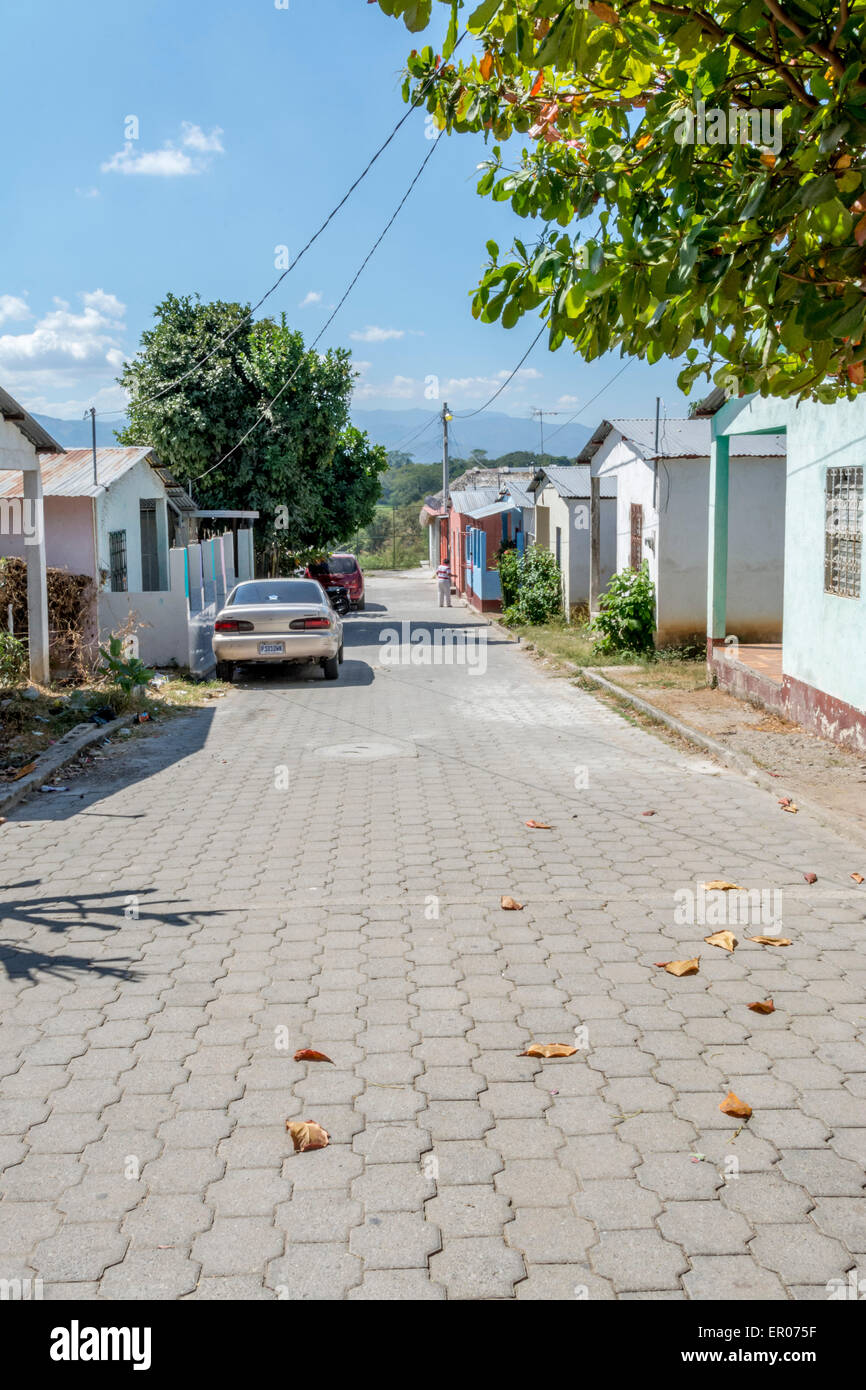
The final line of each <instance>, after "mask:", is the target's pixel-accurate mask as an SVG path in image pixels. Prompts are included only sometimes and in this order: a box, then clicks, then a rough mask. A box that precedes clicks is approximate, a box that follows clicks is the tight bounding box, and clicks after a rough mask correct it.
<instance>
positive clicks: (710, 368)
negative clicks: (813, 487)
mask: <svg viewBox="0 0 866 1390" xmlns="http://www.w3.org/2000/svg"><path fill="white" fill-rule="evenodd" d="M378 3H379V5H380V8H381V9H382V10H384V11H385V13H386V14H391V15H398V16H402V18H403V20H404V22H405V24H406V26H407V27H408V28H409V29H410V30H412V31H413V32H418V31H420V30H423V29H424V28H426V27H427V25H428V23H429V22H430V20H431V16H432V12H433V9H434V6H433V0H378ZM439 3H440V4H447V7H448V11H449V14H448V19H449V25H448V33H447V37H446V38H445V42H444V46H443V47H442V49H441V54H442V57H441V58H440V56H439V54H438V53H437V52H435V51H434V49H433V48H431V47H426V48H424V49H423V50H422V51H420V52H419V51H413V52H412V54H411V55H410V57H409V60H408V71H407V76H406V82H405V85H404V95H405V96H406V98H407V99H409V98H410V96H411V97H412V99H418V97H419V93H420V92H421V91H422V89H423V97H422V98H421V99H422V100H423V102H424V103H425V104H426V106H427V108H428V110H429V111H430V112H432V113H433V114H434V116H435V119H436V121H437V123H438V125H439V126H440V127H441V128H442V129H447V130H448V131H457V132H463V131H483V132H485V134H486V137H487V138H492V140H493V142H494V143H493V147H492V151H491V158H490V160H489V161H488V162H487V164H486V165H485V166H483V169H484V171H483V174H482V176H481V179H480V182H479V184H478V192H479V193H480V194H482V195H483V196H486V197H489V198H491V199H492V200H493V201H495V202H509V203H510V204H511V206H512V208H513V210H514V211H515V212H516V213H517V214H518V215H519V216H521V217H524V218H527V219H536V220H537V221H538V222H539V223H540V224H541V225H540V227H539V230H538V232H537V234H536V236H535V238H534V241H533V244H531V245H526V244H525V243H524V242H523V241H521V240H519V239H517V240H515V242H514V246H513V248H512V250H511V252H510V253H508V254H506V255H505V256H500V251H499V248H498V246H497V245H496V243H495V242H493V241H491V242H488V252H489V255H490V262H489V265H488V267H487V269H486V270H485V272H484V274H483V278H482V280H481V282H480V285H479V287H478V289H477V292H476V294H475V297H474V301H473V312H474V314H475V316H476V317H478V318H480V319H481V320H482V321H484V322H488V323H492V322H495V321H499V322H501V323H502V324H503V325H504V326H505V327H506V328H512V327H514V325H515V324H516V323H517V322H518V321H519V320H520V319H521V318H522V316H523V315H524V314H527V313H532V312H533V311H537V310H541V312H542V314H543V316H544V317H545V318H546V319H547V321H548V323H549V332H550V339H549V341H550V347H551V348H553V349H556V348H558V347H559V346H560V345H561V344H563V343H564V342H565V341H566V340H570V341H571V343H572V345H573V347H574V349H575V351H577V352H578V353H579V354H580V355H581V356H582V357H584V358H585V359H586V360H588V361H589V360H592V359H594V358H596V357H598V356H599V355H600V354H602V353H604V352H607V351H610V350H611V349H614V348H619V349H620V350H621V352H622V353H623V354H624V355H626V356H636V357H640V358H646V359H648V360H649V361H650V362H656V361H658V360H659V359H660V358H662V357H670V358H674V359H681V358H682V356H683V354H685V357H686V359H687V365H686V366H685V367H684V369H683V370H682V372H681V374H680V377H679V382H680V386H681V388H682V389H683V390H684V391H687V392H688V391H689V390H690V389H691V387H692V385H693V383H694V382H695V380H696V378H698V377H699V376H701V375H705V376H707V377H710V376H711V377H712V379H713V380H714V381H715V382H716V384H718V385H724V386H726V387H728V388H730V389H731V390H732V391H734V392H752V391H759V392H760V393H761V394H762V395H775V396H797V397H800V398H803V397H806V396H811V397H812V398H815V399H819V400H831V399H834V398H835V397H838V396H844V395H847V396H851V395H853V394H855V393H856V390H857V388H858V387H859V386H860V385H861V384H862V383H863V380H864V362H866V341H864V320H866V298H864V289H866V252H864V244H866V184H864V179H866V158H864V156H866V150H864V144H866V4H864V0H842V3H832V2H831V0H707V3H705V4H702V5H701V6H700V7H694V6H692V5H691V4H689V3H676V0H674V3H666V2H665V3H663V2H662V0H620V3H619V4H618V5H617V6H616V7H614V6H613V5H611V4H609V3H606V0H589V3H588V5H587V4H586V3H584V4H583V5H580V4H579V3H575V0H571V3H567V4H565V3H563V0H482V3H480V4H478V3H476V0H470V2H469V3H468V4H464V3H463V0H439ZM443 19H444V16H443ZM462 26H465V27H466V28H468V30H469V34H470V36H472V37H474V39H475V40H476V42H475V43H474V44H472V43H469V44H466V45H464V46H461V47H460V49H459V50H456V44H457V39H458V34H459V31H460V28H461V27H462ZM455 50H456V51H455ZM473 50H474V51H473ZM732 122H733V123H734V124H733V133H732ZM512 136H516V137H518V138H520V137H523V138H524V139H525V141H526V143H525V145H524V148H523V151H522V153H519V152H518V151H517V150H515V149H514V148H513V145H510V146H509V148H508V150H507V154H506V151H505V150H504V149H503V146H502V144H501V143H500V142H505V141H509V140H510V138H511V137H512ZM590 215H593V217H594V218H595V219H597V223H598V226H597V229H593V230H592V231H591V232H585V231H583V230H582V229H581V230H577V229H576V224H577V223H579V222H582V221H583V219H587V218H589V217H590Z"/></svg>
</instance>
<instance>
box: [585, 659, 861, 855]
mask: <svg viewBox="0 0 866 1390" xmlns="http://www.w3.org/2000/svg"><path fill="white" fill-rule="evenodd" d="M690 666H691V663H689V664H688V666H685V664H678V665H677V667H676V669H675V670H668V669H665V668H661V667H660V668H653V669H651V670H650V671H648V670H647V669H646V667H644V666H614V667H610V668H605V667H602V666H598V667H596V668H595V669H596V670H598V671H600V672H601V673H602V674H603V675H605V676H606V677H607V679H608V680H610V681H612V682H613V683H614V684H615V685H621V686H623V687H624V688H625V689H628V690H630V691H631V692H632V693H633V694H635V695H637V696H638V697H639V698H640V699H642V700H646V701H647V702H648V703H652V704H654V705H656V706H657V707H658V708H659V709H661V710H663V711H664V712H665V713H666V714H670V715H673V716H674V718H675V719H681V720H682V721H683V723H684V724H689V725H691V726H692V728H695V729H698V730H700V731H701V732H702V733H705V734H708V735H709V736H710V737H711V738H714V739H716V740H717V742H718V743H720V744H722V745H723V746H724V747H725V748H730V749H732V750H733V751H735V752H737V753H744V754H746V755H747V756H748V757H750V758H751V759H752V761H753V762H754V763H756V764H757V766H758V767H760V768H763V769H764V771H765V772H769V773H771V774H773V776H775V777H778V779H779V795H780V796H793V798H794V800H795V801H796V799H797V796H798V795H800V796H803V797H808V798H810V799H811V800H813V801H815V802H818V803H820V804H821V805H822V806H824V807H826V808H827V809H828V810H831V811H838V812H839V813H840V814H842V815H845V816H847V817H848V818H849V820H851V821H853V822H854V823H855V824H858V825H859V826H861V827H862V829H863V832H864V835H866V762H863V760H862V755H858V754H856V753H853V752H850V751H848V750H847V749H845V748H840V747H839V746H838V745H837V744H835V743H830V742H829V741H828V740H826V739H822V738H818V737H817V736H815V735H813V734H808V733H806V732H805V731H804V730H803V729H801V728H800V727H799V725H797V724H790V723H788V721H787V720H785V719H781V718H780V717H779V716H778V715H776V714H770V713H768V712H767V711H765V710H761V709H760V708H758V707H756V706H754V705H752V704H750V703H749V701H747V700H737V699H735V698H734V697H733V696H732V695H729V694H728V693H727V692H726V691H723V690H713V689H711V688H710V687H709V686H707V685H706V684H705V683H704V674H703V672H704V668H703V665H702V663H697V662H696V663H694V666H693V668H692V669H691V670H690V669H689V667H690Z"/></svg>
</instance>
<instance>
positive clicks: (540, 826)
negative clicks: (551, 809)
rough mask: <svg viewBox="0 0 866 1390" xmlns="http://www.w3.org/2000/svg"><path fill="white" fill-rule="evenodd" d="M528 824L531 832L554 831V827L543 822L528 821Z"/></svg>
mask: <svg viewBox="0 0 866 1390" xmlns="http://www.w3.org/2000/svg"><path fill="white" fill-rule="evenodd" d="M526 824H527V825H528V826H529V828H530V830H552V829H553V827H552V826H550V825H546V824H545V822H544V821H543V820H528V821H527V822H526Z"/></svg>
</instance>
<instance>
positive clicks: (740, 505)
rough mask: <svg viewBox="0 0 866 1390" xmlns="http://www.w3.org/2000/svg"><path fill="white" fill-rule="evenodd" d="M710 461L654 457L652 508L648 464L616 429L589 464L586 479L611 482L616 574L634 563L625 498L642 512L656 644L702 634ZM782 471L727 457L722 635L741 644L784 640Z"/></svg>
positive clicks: (776, 464) (777, 461)
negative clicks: (724, 632) (725, 585)
mask: <svg viewBox="0 0 866 1390" xmlns="http://www.w3.org/2000/svg"><path fill="white" fill-rule="evenodd" d="M758 450H759V443H758V441H756V452H757V451H758ZM709 466H710V462H709V459H708V458H704V459H663V460H661V461H660V464H659V477H658V498H657V500H658V507H656V505H655V502H654V490H655V469H654V465H653V464H652V463H651V462H647V461H646V459H643V458H641V457H640V455H638V454H637V453H635V451H634V449H633V448H632V446H631V444H629V443H628V441H627V440H624V439H623V438H622V437H621V436H620V435H619V434H618V433H616V432H615V431H611V433H610V434H609V435H608V437H607V439H606V440H605V441H604V443H603V444H602V445H601V447H600V448H599V449H598V451H597V453H596V455H595V457H594V459H593V461H592V473H593V476H597V477H614V478H616V482H617V498H616V568H617V571H620V570H624V569H628V567H629V565H630V564H631V507H632V504H635V505H639V506H641V507H642V508H643V543H642V546H641V555H642V558H643V559H644V560H646V561H647V565H648V568H649V574H650V578H651V579H652V581H653V583H654V585H655V587H656V626H657V633H656V642H657V644H658V645H659V646H665V645H667V644H669V643H675V642H682V641H686V640H694V639H699V640H703V635H704V633H705V632H706V620H707V599H706V593H707V514H708V501H709ZM785 473H786V461H785V459H784V458H769V459H768V458H761V457H752V456H750V457H748V458H746V457H744V458H739V457H734V458H732V459H731V485H730V503H729V507H730V512H729V516H730V527H729V564H728V632H730V633H734V634H735V635H736V636H737V637H738V638H739V639H740V641H741V642H771V641H778V640H779V639H780V637H781V631H782V589H783V575H784V547H785V520H784V498H785ZM603 504H604V499H602V505H603ZM603 547H604V537H603V536H602V551H603ZM608 578H609V575H608ZM606 582H607V579H606V578H604V577H603V578H602V587H604V585H605V584H606Z"/></svg>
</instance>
